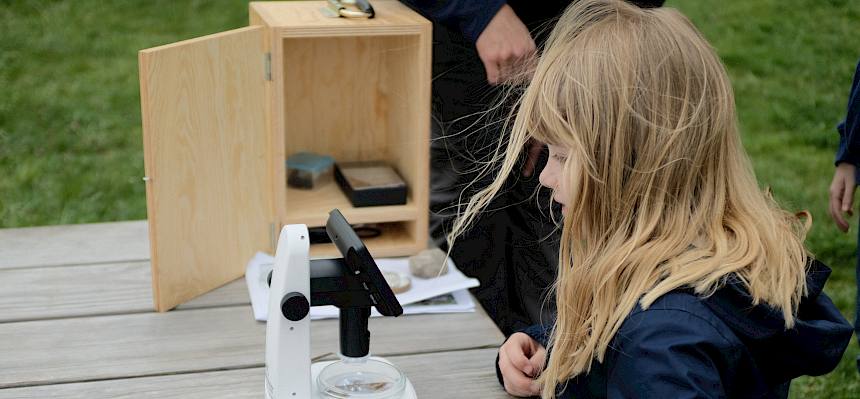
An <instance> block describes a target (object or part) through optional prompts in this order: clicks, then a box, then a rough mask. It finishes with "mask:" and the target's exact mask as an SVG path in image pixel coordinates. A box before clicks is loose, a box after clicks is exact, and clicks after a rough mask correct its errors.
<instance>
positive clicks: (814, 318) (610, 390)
mask: <svg viewBox="0 0 860 399" xmlns="http://www.w3.org/2000/svg"><path fill="white" fill-rule="evenodd" d="M829 275H830V269H829V268H827V266H824V265H823V264H821V263H819V262H817V261H814V262H813V263H812V265H811V267H810V269H809V273H808V277H807V286H808V290H809V293H808V295H807V296H806V297H804V299H803V300H802V301H801V305H800V308H799V311H798V317H797V320H796V322H795V326H794V328H792V329H790V330H785V327H784V326H785V325H784V319H783V317H782V313H781V312H779V311H776V310H774V309H773V308H770V307H768V306H766V305H758V306H752V304H751V301H750V296H749V295H748V294H747V293H746V291H745V289H744V288H743V287H742V285H741V284H740V283H739V282H736V281H735V282H730V283H728V284H727V285H726V286H725V287H723V288H721V289H720V290H718V291H717V292H716V293H715V294H714V295H712V296H710V297H707V298H700V297H698V296H696V295H695V294H693V293H692V292H689V291H683V290H678V291H673V292H670V293H668V294H666V295H664V296H662V297H661V298H659V299H658V300H657V301H656V302H654V304H653V305H651V306H650V307H649V308H648V309H647V310H642V308H641V307H637V309H635V310H634V311H633V312H631V313H630V315H629V316H628V317H627V319H626V320H625V321H624V323H623V324H622V325H621V328H620V330H619V331H618V333H616V335H615V338H614V339H613V340H612V342H611V344H610V345H609V348H610V349H608V350H607V353H606V357H605V359H604V361H603V363H597V362H595V363H594V364H593V365H592V368H591V372H589V373H588V374H587V375H584V376H578V377H575V378H573V379H571V380H570V381H569V382H568V384H567V387H566V390H564V391H563V392H560V395H559V397H560V398H571V397H576V398H604V397H608V398H748V397H755V398H785V397H787V396H788V388H789V384H790V382H791V379H793V378H795V377H798V376H801V375H821V374H825V373H828V372H830V371H831V370H833V369H834V368H835V367H836V365H837V364H838V363H839V360H840V359H841V358H842V354H843V352H844V351H845V348H846V346H847V345H848V341H849V340H850V338H851V332H852V328H851V324H849V323H848V321H846V320H845V318H844V317H843V316H842V315H841V314H840V313H839V311H838V310H837V309H836V307H835V306H834V305H833V303H832V302H831V301H830V298H828V297H827V295H825V294H824V293H823V292H822V289H823V288H824V282H825V281H826V280H827V277H828V276H829ZM524 332H525V333H526V334H528V335H529V336H531V337H532V338H534V339H535V340H537V341H538V342H541V343H542V344H543V345H544V346H546V343H547V338H548V337H547V333H548V331H547V329H546V328H545V327H542V326H534V327H530V328H528V329H526V330H525V331H524ZM496 364H497V367H496V369H497V373H498V376H499V381H500V382H502V378H501V373H500V372H498V360H497V363H496Z"/></svg>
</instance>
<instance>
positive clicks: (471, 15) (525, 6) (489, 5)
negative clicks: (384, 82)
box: [401, 0, 665, 43]
mask: <svg viewBox="0 0 860 399" xmlns="http://www.w3.org/2000/svg"><path fill="white" fill-rule="evenodd" d="M401 1H402V2H403V3H406V4H408V5H410V6H411V7H412V8H414V9H415V10H417V11H418V12H420V13H422V14H424V16H426V17H427V18H428V19H430V20H432V21H434V22H438V23H441V24H443V25H445V26H448V27H451V28H454V29H456V30H459V31H460V32H462V33H463V36H465V37H466V39H468V40H469V41H471V42H472V43H474V42H476V41H477V40H478V37H479V36H480V35H481V32H483V31H484V28H486V27H487V24H489V23H490V20H491V19H493V16H495V15H496V13H497V12H498V11H499V9H500V8H502V6H503V5H504V4H505V3H507V4H508V5H510V6H511V8H513V9H514V11H515V12H516V13H517V16H518V17H519V18H520V19H521V20H522V21H523V23H525V24H526V26H527V27H528V28H529V30H532V31H534V29H536V28H539V27H541V24H543V23H546V22H548V21H552V20H554V19H556V18H558V17H559V16H560V15H561V11H563V10H564V9H565V8H566V7H567V6H568V5H569V4H570V3H571V0H538V1H524V0H508V1H505V0H447V1H444V0H443V1H440V0H401ZM664 1H665V0H629V2H630V3H633V4H636V5H639V6H641V7H659V6H661V5H663V3H664Z"/></svg>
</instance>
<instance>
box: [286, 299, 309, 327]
mask: <svg viewBox="0 0 860 399" xmlns="http://www.w3.org/2000/svg"><path fill="white" fill-rule="evenodd" d="M310 311H311V304H310V303H308V299H307V298H306V297H305V296H304V295H302V293H300V292H290V293H289V294H287V295H284V298H283V299H281V313H283V314H284V317H286V318H287V320H290V321H299V320H301V319H304V318H305V316H307V315H308V312H310Z"/></svg>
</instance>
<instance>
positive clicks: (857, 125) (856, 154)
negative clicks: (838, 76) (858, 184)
mask: <svg viewBox="0 0 860 399" xmlns="http://www.w3.org/2000/svg"><path fill="white" fill-rule="evenodd" d="M836 130H838V131H839V150H838V151H837V152H836V164H837V165H838V164H839V163H841V162H848V163H850V164H852V165H854V166H860V62H858V63H857V69H856V70H855V72H854V82H853V83H852V84H851V93H850V94H849V95H848V112H847V113H846V115H845V120H844V121H842V123H840V124H839V126H837V127H836Z"/></svg>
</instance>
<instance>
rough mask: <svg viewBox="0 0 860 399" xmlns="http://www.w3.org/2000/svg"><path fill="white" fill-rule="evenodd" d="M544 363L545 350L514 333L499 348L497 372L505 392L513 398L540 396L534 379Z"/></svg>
mask: <svg viewBox="0 0 860 399" xmlns="http://www.w3.org/2000/svg"><path fill="white" fill-rule="evenodd" d="M545 363H546V349H545V348H544V347H543V346H541V344H539V343H538V342H537V341H535V340H533V339H532V338H531V337H529V336H528V335H526V334H524V333H514V334H513V335H511V336H510V337H509V338H508V340H507V341H505V343H504V344H502V347H501V348H499V370H501V372H502V378H503V379H504V380H505V391H508V393H509V394H511V395H514V396H535V395H539V394H540V385H538V383H537V382H535V380H534V378H535V377H537V376H538V375H540V373H541V371H543V367H544V364H545Z"/></svg>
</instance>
